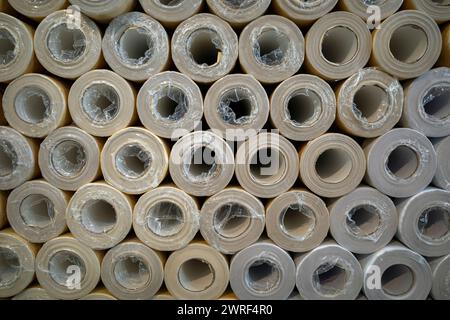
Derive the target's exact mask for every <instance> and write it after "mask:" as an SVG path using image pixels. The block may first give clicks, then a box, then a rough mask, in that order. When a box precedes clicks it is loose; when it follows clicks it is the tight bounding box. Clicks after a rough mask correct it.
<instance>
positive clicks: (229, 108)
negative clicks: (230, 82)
mask: <svg viewBox="0 0 450 320" xmlns="http://www.w3.org/2000/svg"><path fill="white" fill-rule="evenodd" d="M253 109H254V106H253V103H252V100H251V97H250V96H249V92H248V91H247V90H244V89H240V88H234V89H231V90H228V91H226V92H225V93H223V94H222V96H221V97H220V102H219V106H218V108H217V111H218V112H219V115H220V117H221V118H222V120H223V121H224V122H225V123H228V124H231V125H241V124H245V123H248V122H249V121H250V120H251V118H252V114H253V111H254V110H253Z"/></svg>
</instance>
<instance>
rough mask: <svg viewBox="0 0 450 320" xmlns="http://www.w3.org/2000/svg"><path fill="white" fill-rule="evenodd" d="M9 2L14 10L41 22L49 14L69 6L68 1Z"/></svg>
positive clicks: (26, 0) (9, 0)
mask: <svg viewBox="0 0 450 320" xmlns="http://www.w3.org/2000/svg"><path fill="white" fill-rule="evenodd" d="M8 2H9V4H10V5H11V7H13V8H14V10H16V11H17V12H19V13H20V14H23V15H24V16H27V17H29V18H31V19H33V20H36V21H41V20H42V19H44V18H45V17H46V16H48V15H49V14H51V13H53V12H55V11H58V10H61V9H64V8H65V7H66V6H67V4H68V3H67V0H52V1H33V0H31V1H30V0H8Z"/></svg>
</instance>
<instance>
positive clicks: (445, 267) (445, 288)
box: [428, 255, 450, 300]
mask: <svg viewBox="0 0 450 320" xmlns="http://www.w3.org/2000/svg"><path fill="white" fill-rule="evenodd" d="M428 262H429V264H430V267H431V273H432V276H433V286H432V287H431V296H432V297H433V299H434V300H450V287H449V285H448V279H450V255H446V256H443V257H440V258H435V259H430V260H429V261H428Z"/></svg>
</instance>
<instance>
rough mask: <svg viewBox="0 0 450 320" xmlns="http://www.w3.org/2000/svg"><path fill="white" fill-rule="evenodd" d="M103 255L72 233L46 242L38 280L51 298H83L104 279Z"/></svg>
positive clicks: (39, 260)
mask: <svg viewBox="0 0 450 320" xmlns="http://www.w3.org/2000/svg"><path fill="white" fill-rule="evenodd" d="M101 259H102V253H100V252H99V251H97V252H96V251H94V250H92V249H90V248H89V247H87V246H85V245H84V244H82V243H81V242H80V241H78V240H76V239H75V238H73V236H71V235H70V234H65V235H63V236H61V237H58V238H55V239H52V240H50V241H48V242H46V243H45V244H44V245H43V246H42V248H41V250H40V251H39V253H38V255H37V257H36V277H37V279H38V281H39V284H40V285H41V286H42V288H44V289H45V290H46V291H47V292H48V294H49V295H51V296H52V297H54V298H57V299H64V300H73V299H80V298H82V297H84V296H86V295H87V294H89V293H90V292H91V291H92V290H94V289H95V287H96V286H97V284H98V282H99V280H100V263H101Z"/></svg>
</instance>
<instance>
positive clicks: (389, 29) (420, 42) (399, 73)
mask: <svg viewBox="0 0 450 320" xmlns="http://www.w3.org/2000/svg"><path fill="white" fill-rule="evenodd" d="M423 2H425V1H423ZM441 48H442V38H441V32H440V30H439V27H438V25H437V24H436V22H434V20H433V19H432V18H431V17H430V16H429V15H427V14H426V13H424V12H421V11H416V10H405V11H400V12H397V13H395V14H393V15H392V16H390V17H389V18H387V19H386V20H384V21H383V22H382V23H381V25H380V26H379V29H376V30H375V31H374V32H373V50H372V58H371V64H372V65H375V66H377V67H379V68H380V69H381V70H383V71H385V72H387V73H389V74H391V75H393V76H394V77H397V78H398V79H400V80H403V79H410V78H415V77H417V76H419V75H421V74H423V73H424V72H426V71H427V70H429V69H430V68H431V67H433V65H434V64H435V63H436V61H437V59H438V58H439V55H440V53H441Z"/></svg>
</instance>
